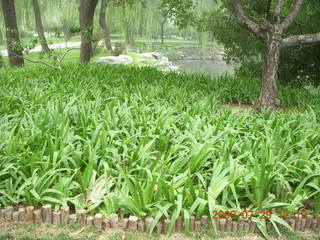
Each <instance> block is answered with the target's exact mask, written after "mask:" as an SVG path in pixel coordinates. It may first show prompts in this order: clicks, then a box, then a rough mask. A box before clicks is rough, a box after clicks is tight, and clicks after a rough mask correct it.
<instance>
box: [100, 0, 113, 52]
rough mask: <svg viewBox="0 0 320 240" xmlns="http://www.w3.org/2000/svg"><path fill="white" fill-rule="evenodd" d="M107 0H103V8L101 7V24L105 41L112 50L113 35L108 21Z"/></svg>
mask: <svg viewBox="0 0 320 240" xmlns="http://www.w3.org/2000/svg"><path fill="white" fill-rule="evenodd" d="M106 7H107V4H106V0H101V9H100V16H99V24H100V27H101V29H102V33H103V37H104V42H105V44H106V48H107V49H108V50H112V45H111V35H110V30H109V27H108V25H107V23H106Z"/></svg>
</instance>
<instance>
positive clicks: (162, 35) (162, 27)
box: [160, 22, 165, 44]
mask: <svg viewBox="0 0 320 240" xmlns="http://www.w3.org/2000/svg"><path fill="white" fill-rule="evenodd" d="M164 25H165V22H162V23H161V29H160V33H161V43H162V44H164Z"/></svg>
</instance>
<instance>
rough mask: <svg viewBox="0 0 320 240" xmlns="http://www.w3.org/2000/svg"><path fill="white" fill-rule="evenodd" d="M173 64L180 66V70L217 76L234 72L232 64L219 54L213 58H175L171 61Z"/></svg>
mask: <svg viewBox="0 0 320 240" xmlns="http://www.w3.org/2000/svg"><path fill="white" fill-rule="evenodd" d="M173 64H174V65H176V66H178V67H179V68H180V71H184V72H188V73H201V74H206V75H212V76H219V75H223V74H226V73H227V74H229V75H233V74H234V66H233V65H232V64H227V63H226V62H225V61H223V60H222V58H221V57H220V56H217V57H215V59H213V60H177V61H174V62H173Z"/></svg>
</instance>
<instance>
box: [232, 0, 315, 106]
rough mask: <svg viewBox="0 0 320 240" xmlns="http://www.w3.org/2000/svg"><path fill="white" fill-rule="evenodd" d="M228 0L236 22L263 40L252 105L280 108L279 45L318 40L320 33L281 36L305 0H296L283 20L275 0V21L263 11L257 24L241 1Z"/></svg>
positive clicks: (279, 6) (280, 7) (286, 45)
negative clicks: (259, 81) (257, 93)
mask: <svg viewBox="0 0 320 240" xmlns="http://www.w3.org/2000/svg"><path fill="white" fill-rule="evenodd" d="M231 1H232V4H233V8H234V12H235V16H236V18H237V20H238V22H239V23H240V24H242V25H243V26H245V27H246V28H247V29H248V30H249V31H251V32H252V33H254V34H255V35H256V36H257V37H258V38H259V39H260V40H261V41H262V42H263V43H264V48H265V51H264V64H263V71H262V84H261V90H260V96H259V99H258V100H257V102H256V104H255V108H256V109H257V110H261V109H262V108H267V109H270V110H274V109H277V108H278V107H280V100H279V98H278V88H277V80H278V68H279V56H280V51H281V48H285V47H291V46H296V45H299V44H306V43H316V42H320V33H315V34H306V35H296V36H290V37H287V38H283V33H284V31H286V30H287V29H288V27H289V26H290V25H291V24H292V23H293V21H294V20H295V18H296V17H297V15H298V14H299V12H300V10H301V7H302V5H303V2H304V0H296V2H295V4H294V5H293V9H292V10H291V12H290V13H289V14H288V16H287V17H286V18H285V19H284V20H283V21H282V22H281V19H280V16H281V9H282V0H275V9H274V21H272V22H270V21H268V20H267V17H268V15H269V14H266V17H265V19H264V21H263V22H262V23H260V24H258V23H255V22H253V21H252V20H250V19H249V18H248V17H247V16H246V15H245V13H244V9H243V6H242V4H241V2H240V0H231ZM268 4H269V3H268Z"/></svg>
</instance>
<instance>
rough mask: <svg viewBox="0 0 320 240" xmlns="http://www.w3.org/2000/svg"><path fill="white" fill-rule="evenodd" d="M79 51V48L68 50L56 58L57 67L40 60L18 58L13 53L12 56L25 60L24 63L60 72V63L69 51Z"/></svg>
mask: <svg viewBox="0 0 320 240" xmlns="http://www.w3.org/2000/svg"><path fill="white" fill-rule="evenodd" d="M79 49H80V48H68V49H67V50H66V51H65V52H64V53H63V54H62V56H61V57H58V58H57V65H58V66H54V65H51V64H49V63H47V62H44V61H41V60H37V61H35V60H31V59H29V58H26V57H23V56H19V55H17V54H15V53H13V54H14V55H15V56H16V57H18V58H22V59H24V60H26V61H28V62H31V63H38V64H43V65H45V66H47V67H50V68H53V69H55V70H58V71H60V70H62V67H61V64H62V61H63V59H64V57H65V56H66V55H67V54H68V53H69V52H70V51H72V50H79Z"/></svg>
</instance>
